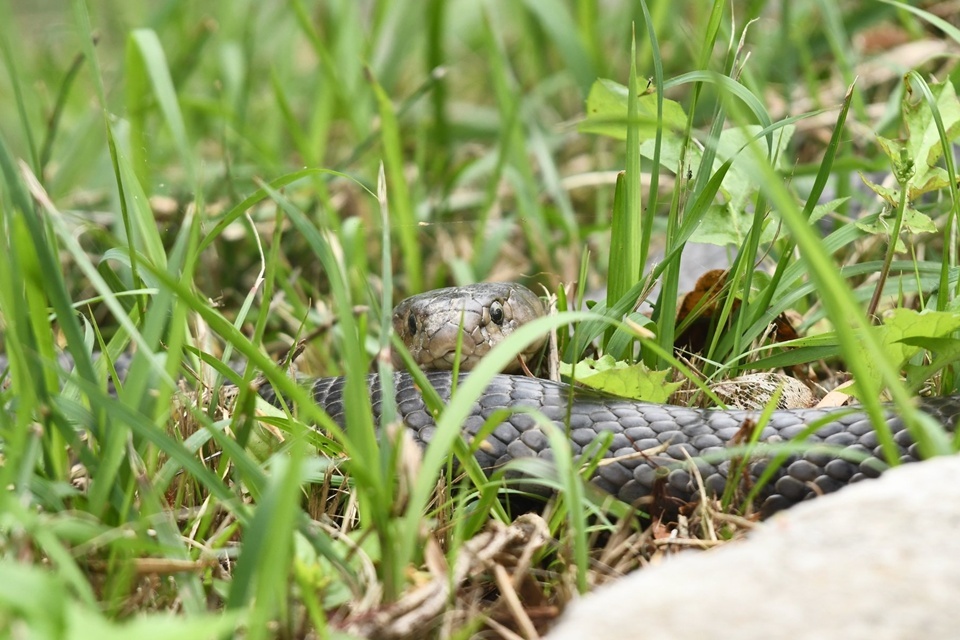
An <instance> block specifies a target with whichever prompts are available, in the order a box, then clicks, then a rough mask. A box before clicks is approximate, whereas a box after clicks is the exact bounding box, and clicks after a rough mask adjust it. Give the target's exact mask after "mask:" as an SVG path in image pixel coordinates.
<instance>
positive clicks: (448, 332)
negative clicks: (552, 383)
mask: <svg viewBox="0 0 960 640" xmlns="http://www.w3.org/2000/svg"><path fill="white" fill-rule="evenodd" d="M545 313H546V309H545V307H544V305H543V302H542V301H541V300H540V298H538V297H537V296H536V294H534V293H533V292H532V291H530V290H529V289H527V288H526V287H524V286H522V285H519V284H516V283H512V282H482V283H479V284H475V285H468V286H465V287H449V288H446V289H437V290H435V291H428V292H427V293H422V294H420V295H416V296H411V297H409V298H407V299H405V300H404V301H403V302H401V303H400V304H398V305H397V306H396V308H395V309H394V310H393V330H394V331H396V333H397V335H399V336H400V338H401V339H402V340H403V342H404V344H405V345H406V346H407V349H409V350H410V354H411V355H412V356H413V359H414V360H416V362H417V363H418V364H419V365H420V366H421V367H422V368H423V369H442V370H450V369H452V368H453V363H454V360H455V359H456V351H457V342H458V341H460V344H461V346H460V370H461V371H468V370H470V369H472V368H473V367H475V366H476V365H477V363H478V362H479V361H480V358H482V357H483V356H484V355H486V353H487V352H489V351H490V349H492V348H493V347H495V346H496V345H498V344H499V343H500V342H502V341H503V340H504V339H505V338H506V337H507V336H509V335H510V334H511V333H513V332H514V330H516V329H517V328H518V327H519V326H520V325H522V324H523V323H525V322H529V321H530V320H533V319H535V318H539V317H540V316H542V315H544V314H545ZM461 328H462V330H461ZM461 335H462V339H461V338H460V336H461ZM545 341H546V337H543V338H541V339H540V340H538V341H536V342H535V343H533V344H531V345H530V346H529V347H528V348H527V349H526V350H525V351H523V352H522V353H521V355H522V356H523V358H524V360H528V359H529V358H532V357H533V356H535V355H536V354H537V352H539V351H540V349H541V348H542V347H543V345H544V342H545ZM394 364H395V365H396V366H401V365H402V363H401V362H397V356H396V355H395V356H394ZM520 370H521V367H520V363H519V362H515V363H514V364H512V365H511V366H510V367H508V368H506V369H505V371H506V372H508V373H509V372H515V371H520Z"/></svg>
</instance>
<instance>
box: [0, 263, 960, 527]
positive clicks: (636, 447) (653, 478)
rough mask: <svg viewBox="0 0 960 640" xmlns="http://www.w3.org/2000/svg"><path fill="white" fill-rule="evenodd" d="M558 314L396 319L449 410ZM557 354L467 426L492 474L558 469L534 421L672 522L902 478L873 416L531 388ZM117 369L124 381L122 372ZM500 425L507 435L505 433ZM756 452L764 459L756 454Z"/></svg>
mask: <svg viewBox="0 0 960 640" xmlns="http://www.w3.org/2000/svg"><path fill="white" fill-rule="evenodd" d="M545 313H546V308H545V306H544V304H543V301H542V300H541V299H540V298H539V297H538V296H537V295H536V294H534V293H533V292H532V291H530V290H529V289H527V288H526V287H524V286H522V285H520V284H516V283H491V282H487V283H479V284H475V285H468V286H460V287H451V288H445V289H438V290H435V291H430V292H427V293H423V294H419V295H415V296H411V297H409V298H407V299H405V300H403V301H401V302H400V303H399V304H398V305H397V306H396V307H395V309H394V310H393V317H392V321H393V328H394V331H395V332H396V333H397V335H398V336H399V337H400V339H401V340H402V341H403V343H404V344H405V346H406V347H407V350H408V351H409V352H410V354H411V356H413V359H414V361H415V362H417V363H418V365H419V366H420V367H421V368H422V369H424V370H425V373H424V375H425V377H426V382H427V384H429V385H430V386H432V387H433V388H434V389H435V390H436V392H437V393H438V394H439V396H440V398H441V399H442V401H443V402H444V403H448V402H449V401H450V398H451V396H452V395H453V391H454V389H455V387H456V386H457V385H459V384H461V383H462V382H463V381H464V380H465V379H466V377H467V376H469V375H471V374H470V371H471V370H472V369H473V368H474V367H475V366H476V365H477V364H478V363H479V362H480V361H481V360H482V358H483V357H484V356H485V355H486V354H487V353H489V352H490V351H491V350H492V349H494V348H495V347H496V346H497V345H499V344H500V343H501V342H503V341H504V340H505V339H506V338H507V337H509V336H510V335H511V334H512V333H513V332H514V331H516V330H517V329H518V328H519V327H520V326H522V325H523V324H525V323H527V322H529V321H531V320H533V319H535V318H538V317H540V316H542V315H544V314H545ZM544 342H545V338H543V339H540V340H537V341H534V342H533V343H532V344H531V345H530V346H529V347H528V348H527V349H525V350H524V351H523V352H522V353H521V354H519V355H520V357H519V358H518V359H517V363H516V364H512V365H510V366H509V367H507V368H506V369H504V372H503V373H499V374H497V375H494V376H493V377H492V378H491V379H490V381H489V383H488V384H487V386H486V389H485V390H484V392H483V393H481V394H480V396H479V398H478V399H477V400H476V401H475V402H474V403H473V405H472V406H471V407H470V410H469V412H468V414H467V417H466V419H465V420H464V422H463V424H462V435H463V437H464V438H465V439H466V440H467V441H469V442H470V443H471V445H472V447H471V449H472V450H474V451H475V457H476V459H477V462H478V463H479V465H480V467H481V468H482V469H483V470H484V471H485V472H487V473H488V474H492V473H494V472H496V471H497V470H498V469H501V468H504V467H507V466H508V464H509V463H510V462H511V461H515V460H520V459H523V458H539V459H541V460H544V461H545V462H547V463H548V464H549V463H550V462H552V460H553V459H554V451H553V449H552V448H551V445H550V438H549V435H548V433H547V430H546V429H545V428H544V426H543V424H542V423H541V422H539V421H538V420H537V419H536V418H535V417H534V416H533V415H531V413H530V410H534V411H535V412H538V413H539V414H541V415H542V416H543V417H545V418H546V419H547V420H548V421H549V422H550V423H552V426H553V427H555V428H557V429H560V430H561V431H562V432H563V433H565V434H566V436H567V441H568V443H569V446H570V450H571V452H572V454H573V455H574V456H578V457H583V456H584V455H585V454H586V453H593V451H594V449H596V447H597V446H602V451H601V452H600V453H601V454H602V456H603V458H602V460H600V461H599V464H598V465H596V467H595V470H594V471H593V475H592V476H591V477H590V482H591V483H592V484H593V485H594V486H595V487H597V488H598V489H600V490H601V491H602V492H605V493H607V494H611V495H613V496H616V497H617V498H619V499H620V500H622V501H624V502H627V503H630V504H635V505H637V506H638V507H644V508H646V509H647V510H648V511H649V510H652V509H650V508H651V506H652V507H656V509H657V510H659V511H660V512H671V511H675V510H676V509H677V508H679V507H682V506H683V505H686V504H690V503H692V502H695V501H697V500H698V499H699V497H700V496H702V495H703V493H706V494H708V495H712V496H720V495H723V494H724V492H725V491H726V490H727V488H728V486H729V483H731V482H733V483H734V486H735V487H737V488H739V489H741V490H742V489H748V490H751V491H752V492H753V493H754V494H755V500H754V504H755V505H756V506H757V508H758V509H759V511H760V513H761V515H763V516H767V515H770V514H772V513H774V512H776V511H779V510H781V509H785V508H788V507H790V506H792V505H794V504H796V503H798V502H801V501H804V500H808V499H810V498H813V497H816V496H818V495H822V494H826V493H831V492H833V491H837V490H839V489H841V488H843V487H845V486H847V485H849V484H850V483H853V482H858V481H860V480H864V479H867V478H874V477H877V476H878V475H880V473H882V472H883V471H884V470H885V469H886V468H887V467H888V462H887V460H888V459H887V457H886V456H885V455H884V450H883V447H882V446H881V442H880V438H879V436H878V435H877V431H876V430H875V429H874V427H873V424H872V423H871V421H870V419H869V418H868V416H867V415H866V413H865V412H864V411H863V410H862V409H857V408H852V409H851V408H846V407H839V408H812V409H790V410H777V411H773V412H772V413H770V414H769V415H762V414H761V412H758V411H744V410H728V409H702V408H693V407H685V406H676V405H670V404H658V403H651V402H642V401H638V400H630V399H625V398H620V397H617V396H614V395H610V394H607V393H603V392H600V391H597V390H594V389H590V388H586V387H581V386H576V385H569V384H565V383H562V382H554V381H551V380H545V379H541V378H536V377H530V376H529V375H520V374H519V372H520V371H522V367H521V365H520V364H519V363H520V361H525V360H528V359H530V358H532V357H534V356H535V355H536V354H537V353H538V352H539V351H540V350H541V349H542V347H543V345H544ZM62 360H63V361H62V362H61V365H62V366H64V367H65V368H70V367H71V363H70V362H69V360H70V359H69V357H68V355H67V354H64V356H63V358H62ZM397 362H400V360H397ZM117 368H118V371H119V370H120V369H121V367H120V365H119V364H118V365H117ZM455 368H456V369H457V372H456V373H455V372H454V369H455ZM5 369H6V359H5V358H4V357H3V356H0V371H2V370H5ZM392 376H393V380H392V382H393V389H394V401H395V402H396V408H397V415H398V416H399V418H400V419H402V421H403V424H404V425H405V426H406V428H407V430H408V432H409V434H410V435H411V437H412V440H413V441H414V442H415V443H417V444H419V445H421V446H422V447H426V446H427V445H428V444H429V443H430V442H431V440H432V438H433V436H434V434H435V433H436V430H437V425H436V421H435V419H434V416H433V413H432V412H431V411H430V409H429V408H428V406H427V403H426V402H425V400H424V397H423V393H422V388H421V387H420V386H419V384H418V383H417V381H416V379H415V377H414V375H413V374H411V373H409V372H406V371H401V370H399V369H398V370H396V371H395V372H394V373H393V374H392ZM455 376H456V377H455ZM309 384H311V385H312V393H313V397H314V400H315V402H316V403H317V405H318V406H319V407H320V408H321V409H323V410H324V411H325V412H326V413H327V414H328V415H329V416H330V417H331V418H332V419H333V420H334V422H336V423H337V424H339V425H340V426H341V427H343V428H347V427H348V425H347V424H346V416H345V411H344V389H345V384H346V378H345V377H343V376H339V377H324V378H314V379H310V382H309ZM367 385H368V391H369V393H370V397H371V401H372V407H373V411H374V417H375V419H376V420H377V421H378V422H379V420H380V416H381V415H382V413H383V402H384V399H383V394H382V393H381V387H380V379H379V377H378V376H377V374H370V375H369V376H368V378H367ZM259 391H260V395H261V396H263V397H264V398H265V399H266V400H267V401H270V402H273V403H275V404H277V403H278V399H277V396H276V394H275V392H274V391H273V390H272V387H270V385H262V386H261V387H260V389H259ZM917 407H918V408H919V410H920V411H922V412H923V413H925V414H927V415H928V416H929V417H930V418H932V420H933V421H934V422H936V423H938V424H940V425H942V426H943V427H945V428H946V429H948V430H949V431H954V430H955V429H956V427H957V422H958V420H960V395H953V396H939V397H923V398H918V399H917ZM504 410H507V411H504ZM884 420H885V425H886V429H887V430H888V432H889V434H890V435H891V437H892V440H893V443H894V446H895V448H896V453H897V457H898V462H900V463H907V462H917V461H919V460H921V453H920V450H919V449H920V447H919V445H918V443H917V442H915V441H914V439H913V437H912V435H911V433H910V431H909V430H908V429H907V428H906V425H905V423H904V421H903V419H902V418H901V417H900V416H899V415H898V414H897V412H896V410H895V409H894V408H893V407H892V406H887V407H885V415H884ZM488 421H493V422H494V423H495V424H493V425H492V429H491V426H490V425H487V422H488ZM757 431H759V432H758V433H757ZM481 434H482V435H481ZM798 438H799V439H802V446H793V447H791V448H789V449H786V450H785V449H783V447H781V448H780V449H777V448H775V447H771V446H769V445H781V444H784V443H791V442H792V441H796V440H797V439H798ZM476 439H480V441H479V442H474V440H476ZM744 443H750V446H752V447H753V448H752V449H750V446H748V447H747V449H748V450H747V451H746V452H744V451H743V449H744ZM731 452H736V453H731Z"/></svg>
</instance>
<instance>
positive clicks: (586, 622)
mask: <svg viewBox="0 0 960 640" xmlns="http://www.w3.org/2000/svg"><path fill="white" fill-rule="evenodd" d="M547 638H548V640H583V639H584V638H604V639H609V640H619V639H625V638H643V639H644V640H653V639H657V638H665V639H670V640H677V639H683V638H697V639H698V640H701V639H703V638H736V639H737V640H748V639H751V638H764V639H769V638H811V639H813V638H816V639H817V640H827V639H831V638H844V639H845V640H846V639H856V638H869V639H871V640H883V639H887V638H925V639H927V640H930V639H938V638H944V639H946V638H951V639H952V638H960V457H945V458H937V459H933V460H928V461H926V462H923V463H918V464H909V465H905V466H903V467H899V468H897V469H893V470H891V471H889V472H887V473H885V474H884V475H883V476H882V477H880V478H879V479H877V480H871V481H867V482H861V483H858V484H855V485H852V486H850V487H847V488H845V489H843V490H842V491H839V492H838V493H835V494H831V495H828V496H825V497H823V498H818V499H816V500H813V501H811V502H807V503H803V504H800V505H798V506H796V507H794V508H793V509H790V510H788V511H785V512H782V513H780V514H778V515H777V516H775V517H773V518H771V519H770V520H769V521H768V522H766V523H764V524H763V525H761V526H760V527H758V529H757V530H756V531H754V532H752V533H751V534H750V536H749V537H748V538H747V539H746V540H743V541H740V542H734V543H731V544H728V545H725V546H723V547H721V548H719V549H716V550H713V551H710V552H706V553H687V554H681V555H679V556H676V557H672V558H670V559H668V560H666V561H664V562H663V563H662V564H660V565H658V566H654V567H649V568H646V569H643V570H640V571H637V572H635V573H633V574H631V575H629V576H627V577H625V578H623V579H621V580H619V581H617V582H615V583H613V584H611V585H607V586H604V587H601V588H599V589H597V590H596V591H594V592H593V593H590V594H587V595H586V596H584V597H583V598H582V599H580V600H579V601H577V602H575V603H574V604H573V605H571V606H570V608H569V609H568V610H567V612H566V613H565V614H564V616H563V617H562V619H561V621H560V623H559V624H558V626H557V627H556V628H555V629H554V630H553V631H552V632H551V633H550V634H549V635H548V636H547Z"/></svg>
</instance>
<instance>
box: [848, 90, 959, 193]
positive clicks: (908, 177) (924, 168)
mask: <svg viewBox="0 0 960 640" xmlns="http://www.w3.org/2000/svg"><path fill="white" fill-rule="evenodd" d="M904 82H905V84H906V92H905V93H904V97H903V101H902V102H901V106H900V108H901V112H902V114H903V124H904V128H905V129H906V136H905V138H904V140H902V141H899V140H890V139H888V138H884V137H883V136H877V144H878V145H879V146H880V148H881V149H883V151H884V153H886V154H887V156H888V157H889V158H890V161H891V163H892V164H893V168H894V172H895V173H896V174H897V175H898V176H900V179H901V183H902V182H906V184H907V188H908V191H907V197H908V198H909V200H910V201H913V200H915V199H916V198H918V197H920V196H921V195H923V194H924V193H929V192H930V191H936V190H938V189H943V188H945V187H947V186H949V184H950V180H949V177H948V176H947V172H946V171H944V169H943V168H942V167H939V166H937V162H938V161H939V160H940V158H942V157H943V145H942V144H941V141H940V134H939V132H938V131H937V124H936V122H935V120H934V117H933V112H932V111H931V109H930V106H929V105H928V104H927V102H926V101H925V100H923V99H918V98H917V96H916V95H915V94H914V92H913V90H912V88H911V86H910V78H909V76H908V77H906V78H905V79H904ZM930 92H931V93H932V94H933V96H934V98H935V99H936V101H937V110H938V111H939V112H940V118H941V119H942V120H943V127H944V130H945V132H946V134H947V137H948V138H949V139H950V140H954V139H956V137H957V136H958V135H960V100H958V99H957V93H956V90H955V89H954V87H953V83H951V82H950V81H949V80H947V81H945V82H941V83H935V84H931V85H930ZM861 177H862V176H861ZM863 181H864V182H865V183H866V184H867V186H869V187H870V188H871V189H873V190H874V191H875V192H876V193H877V194H878V195H880V196H881V197H882V198H883V199H884V200H886V201H887V202H890V203H891V204H892V205H894V206H896V203H897V199H894V198H893V193H891V190H890V189H885V188H883V187H880V186H879V185H875V184H873V183H872V182H870V181H869V180H867V179H866V178H863ZM894 193H895V192H894Z"/></svg>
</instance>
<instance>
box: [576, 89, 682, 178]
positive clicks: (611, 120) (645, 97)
mask: <svg viewBox="0 0 960 640" xmlns="http://www.w3.org/2000/svg"><path fill="white" fill-rule="evenodd" d="M628 95H629V91H628V90H627V88H626V87H625V86H623V85H622V84H619V83H616V82H614V81H613V80H607V79H605V78H601V79H599V80H597V81H596V82H594V83H593V87H592V88H591V89H590V95H589V96H587V119H586V120H584V121H583V122H581V123H580V127H579V128H580V131H581V132H582V133H598V134H600V135H604V136H609V137H611V138H616V139H617V140H626V139H627V96H628ZM637 120H638V122H637V130H638V131H639V133H640V141H641V142H643V141H645V140H649V141H650V144H651V148H650V152H651V153H652V152H653V146H652V145H653V138H654V136H656V134H657V127H658V126H659V123H658V122H657V96H656V94H655V93H654V92H653V91H652V90H649V89H648V90H646V91H645V92H644V93H643V94H642V95H639V96H638V97H637ZM686 123H687V114H686V113H684V111H683V107H682V106H680V103H679V102H676V101H674V100H667V99H664V101H663V129H664V134H667V132H668V131H683V128H684V127H685V126H686ZM666 137H667V136H666V135H664V140H666ZM674 167H676V164H675V163H674V165H673V166H671V167H670V168H671V169H673V168H674Z"/></svg>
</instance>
